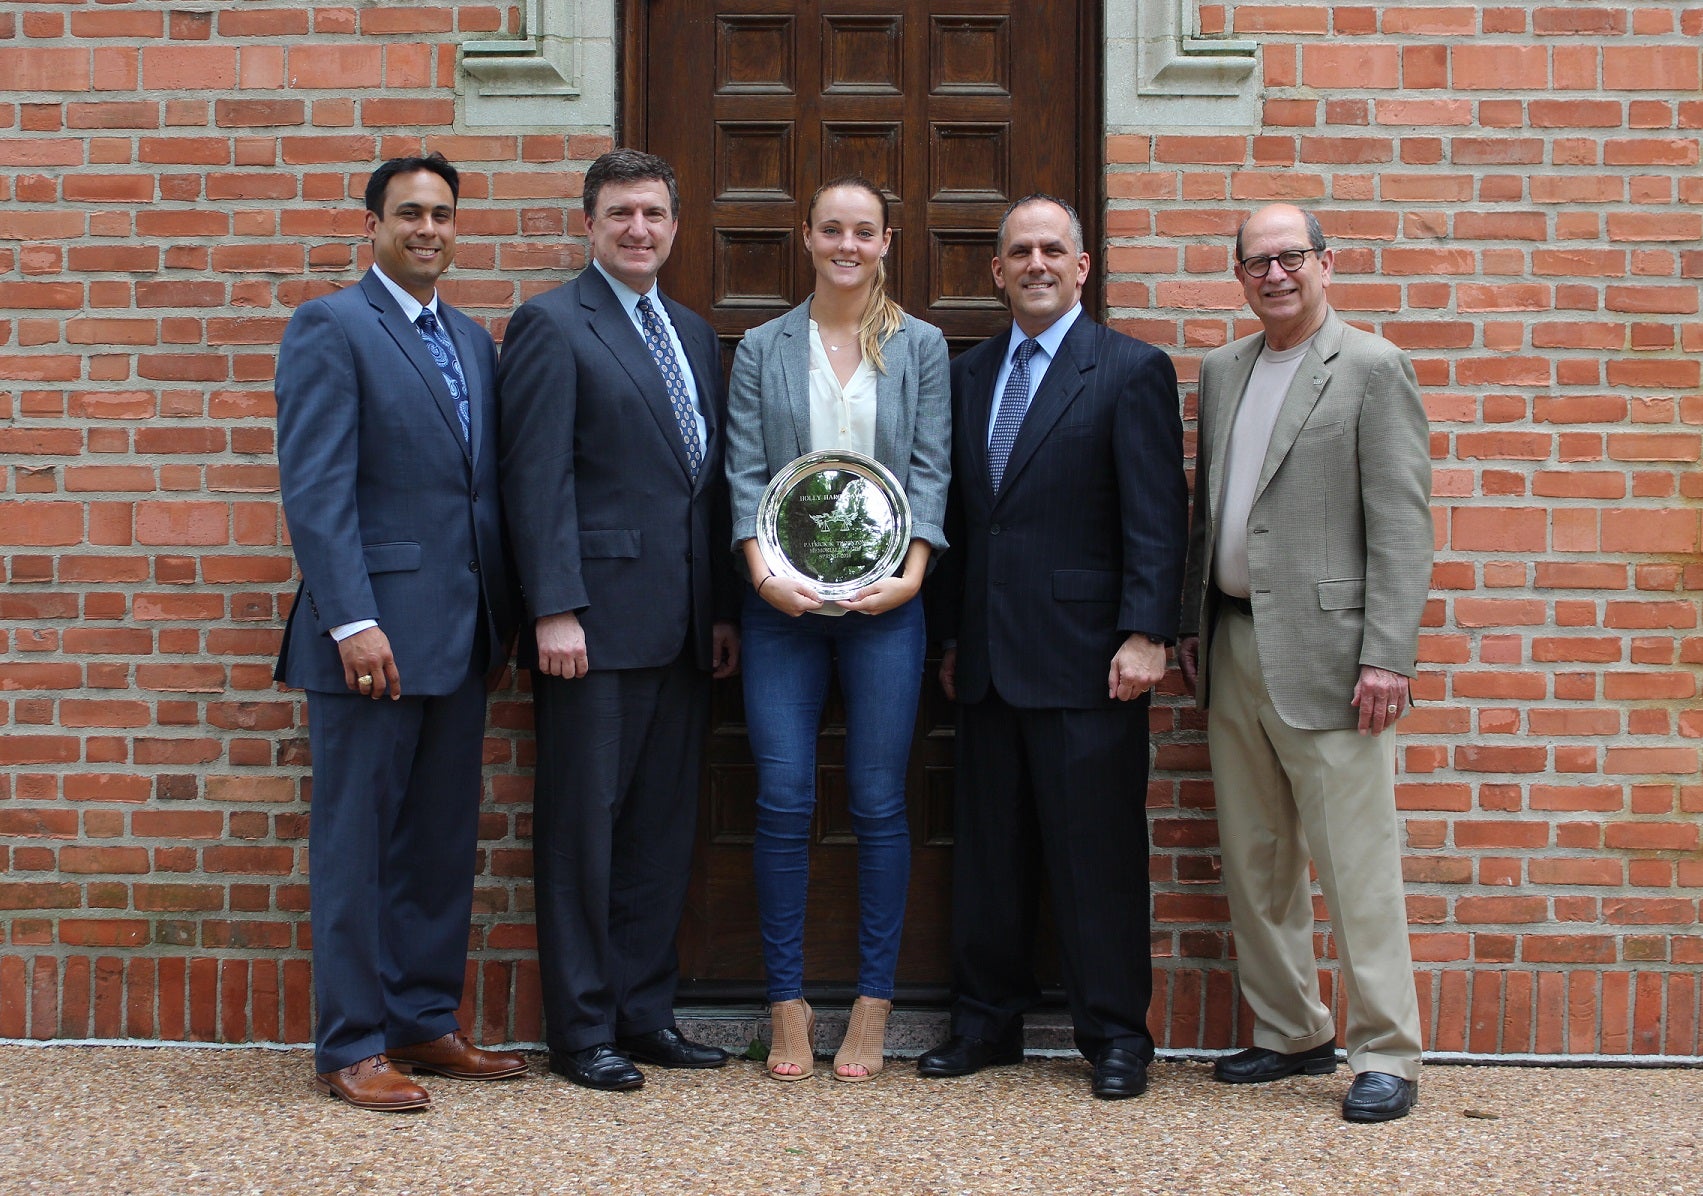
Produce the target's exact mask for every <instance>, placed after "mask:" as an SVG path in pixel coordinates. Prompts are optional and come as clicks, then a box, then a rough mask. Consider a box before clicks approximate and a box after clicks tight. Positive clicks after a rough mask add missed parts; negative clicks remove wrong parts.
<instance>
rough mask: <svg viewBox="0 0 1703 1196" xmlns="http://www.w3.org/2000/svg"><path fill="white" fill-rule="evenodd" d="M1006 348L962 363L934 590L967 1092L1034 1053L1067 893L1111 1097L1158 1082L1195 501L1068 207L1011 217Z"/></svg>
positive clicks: (1067, 921)
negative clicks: (1092, 292)
mask: <svg viewBox="0 0 1703 1196" xmlns="http://www.w3.org/2000/svg"><path fill="white" fill-rule="evenodd" d="M997 248H998V256H996V257H995V258H994V261H993V278H994V282H995V284H996V285H998V286H999V288H1000V289H1001V290H1003V291H1004V292H1005V297H1006V300H1007V302H1008V303H1009V304H1010V305H1011V314H1012V327H1011V329H1010V331H1009V332H1006V333H1000V334H998V335H996V336H993V337H990V338H988V339H987V340H985V341H983V342H982V343H981V344H979V345H977V346H976V347H975V348H973V349H970V350H969V351H968V352H966V353H965V354H964V355H963V356H962V357H960V358H958V360H957V361H955V362H954V363H953V365H952V438H953V454H952V490H951V497H950V500H949V506H948V512H947V514H948V525H947V529H946V535H947V539H948V540H950V541H951V543H952V549H951V551H949V552H948V553H947V554H946V555H945V556H944V557H943V558H942V559H941V563H940V568H939V570H938V571H937V576H936V579H935V584H936V589H937V590H938V591H939V594H938V598H939V600H940V601H939V606H938V608H937V609H938V610H939V612H940V614H941V615H942V617H943V620H944V624H943V626H942V627H941V628H940V630H941V631H942V633H943V635H944V636H945V637H948V638H952V639H954V640H955V644H954V646H952V647H950V648H948V649H947V651H946V652H945V653H944V655H943V656H942V659H941V666H940V679H941V684H942V686H943V688H944V689H945V690H946V694H947V696H948V697H955V698H956V699H957V701H958V703H959V706H958V744H957V746H958V766H957V784H958V801H957V813H956V821H955V846H954V849H953V880H952V902H953V912H952V975H953V990H954V992H953V1006H952V1036H951V1038H950V1039H948V1041H946V1042H945V1043H943V1044H941V1045H940V1046H938V1047H936V1048H935V1049H934V1050H932V1051H929V1052H928V1053H927V1054H925V1055H923V1056H922V1057H921V1058H920V1059H919V1060H918V1061H917V1070H918V1071H919V1072H921V1073H922V1074H923V1075H925V1076H962V1075H968V1074H970V1073H971V1072H974V1071H977V1070H979V1069H981V1068H983V1067H986V1066H988V1065H989V1064H1002V1063H1015V1062H1017V1061H1018V1060H1019V1059H1020V1058H1022V1055H1023V1043H1022V1028H1023V1027H1022V1021H1023V1013H1024V1010H1025V1009H1027V1008H1028V1007H1029V1006H1030V1005H1032V1004H1033V1003H1034V1002H1035V1001H1036V1000H1037V999H1038V998H1039V995H1040V994H1039V990H1038V989H1037V988H1036V983H1035V977H1034V971H1033V968H1032V967H1031V947H1032V943H1033V939H1034V930H1035V917H1036V913H1035V909H1036V904H1037V901H1038V898H1039V895H1040V889H1041V885H1042V884H1043V883H1045V884H1046V885H1047V886H1048V892H1049V893H1050V895H1051V897H1052V909H1053V917H1054V922H1055V925H1056V927H1057V932H1058V946H1059V957H1060V963H1061V964H1062V966H1063V970H1064V984H1065V992H1066V995H1067V996H1068V997H1069V1000H1070V1013H1071V1019H1072V1021H1073V1022H1074V1024H1075V1029H1076V1044H1077V1047H1078V1048H1079V1049H1080V1050H1081V1051H1082V1053H1083V1055H1084V1056H1086V1057H1087V1058H1088V1059H1089V1060H1091V1061H1092V1062H1093V1064H1094V1077H1093V1085H1092V1090H1093V1093H1094V1095H1095V1096H1097V1097H1100V1098H1102V1099H1108V1100H1111V1099H1118V1098H1123V1097H1132V1096H1139V1095H1141V1093H1142V1092H1144V1091H1146V1088H1147V1064H1148V1062H1149V1061H1150V1060H1151V1059H1152V1058H1153V1038H1152V1035H1151V1034H1150V1033H1149V1032H1148V1029H1147V1020H1146V1019H1147V1006H1148V1002H1149V1000H1150V999H1151V996H1152V986H1153V976H1152V965H1151V962H1150V959H1149V951H1150V944H1149V942H1148V884H1147V809H1146V804H1147V712H1148V705H1149V695H1150V694H1151V693H1152V690H1153V687H1154V686H1155V685H1157V684H1158V683H1159V680H1160V678H1162V677H1163V676H1164V675H1165V650H1166V645H1167V644H1169V643H1171V642H1173V641H1174V640H1175V639H1176V635H1177V622H1178V616H1179V613H1180V612H1179V607H1180V598H1181V585H1182V568H1183V553H1184V548H1185V545H1186V539H1187V521H1188V512H1187V504H1188V486H1187V483H1186V482H1185V481H1184V478H1183V430H1182V421H1181V418H1180V417H1179V415H1178V403H1177V375H1176V372H1175V370H1173V369H1172V367H1171V361H1170V359H1169V358H1168V357H1166V356H1165V354H1164V353H1162V352H1160V351H1159V350H1158V349H1155V348H1154V347H1153V346H1152V345H1149V344H1145V343H1143V342H1141V341H1138V340H1135V339H1134V338H1132V337H1128V336H1124V335H1123V334H1122V333H1119V332H1114V331H1113V330H1111V329H1110V328H1107V327H1105V326H1103V325H1101V324H1097V323H1095V322H1094V321H1093V320H1092V319H1090V318H1089V316H1088V314H1087V313H1086V312H1085V311H1083V309H1082V302H1081V299H1082V288H1083V284H1084V283H1085V282H1087V279H1088V254H1087V253H1086V252H1085V251H1084V249H1083V245H1082V224H1081V221H1080V220H1079V219H1078V218H1077V215H1076V212H1075V210H1074V209H1072V208H1071V207H1070V206H1069V205H1068V204H1066V203H1064V202H1063V201H1062V200H1058V199H1054V198H1052V197H1051V196H1046V195H1031V196H1028V197H1026V198H1024V199H1020V200H1018V201H1017V202H1016V203H1015V204H1013V205H1012V206H1011V207H1010V209H1008V210H1007V212H1006V214H1005V218H1004V219H1003V220H1002V221H1001V222H1000V226H999V238H998V241H997Z"/></svg>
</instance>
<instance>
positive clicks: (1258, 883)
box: [1207, 609, 1420, 1080]
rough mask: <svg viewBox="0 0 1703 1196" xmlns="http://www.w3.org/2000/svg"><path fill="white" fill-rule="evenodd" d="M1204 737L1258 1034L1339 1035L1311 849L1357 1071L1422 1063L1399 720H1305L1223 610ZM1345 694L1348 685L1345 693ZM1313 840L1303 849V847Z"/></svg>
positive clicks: (1290, 1038)
mask: <svg viewBox="0 0 1703 1196" xmlns="http://www.w3.org/2000/svg"><path fill="white" fill-rule="evenodd" d="M1208 667H1209V668H1210V669H1211V670H1212V675H1211V678H1210V681H1211V686H1212V688H1211V694H1212V705H1211V707H1210V708H1209V710H1208V715H1207V743H1208V746H1209V747H1210V748H1211V752H1212V779H1213V786H1214V788H1215V789H1216V791H1217V795H1218V834H1219V841H1220V843H1221V844H1222V847H1223V857H1224V884H1225V889H1226V890H1227V891H1228V893H1229V898H1230V923H1231V926H1232V928H1233V929H1234V930H1235V932H1236V957H1237V960H1238V961H1239V967H1240V973H1241V981H1242V993H1243V995H1244V996H1246V997H1247V999H1248V1004H1249V1006H1250V1007H1252V1009H1253V1011H1254V1045H1256V1046H1260V1047H1264V1048H1265V1049H1267V1050H1272V1051H1281V1052H1283V1053H1286V1054H1288V1053H1293V1052H1296V1051H1304V1050H1307V1049H1309V1048H1311V1047H1315V1046H1318V1045H1319V1044H1321V1043H1325V1042H1330V1041H1332V1040H1333V1039H1334V1038H1335V1037H1336V1030H1335V1027H1334V1026H1333V1025H1332V1024H1331V1016H1330V1010H1329V1009H1327V1008H1326V1007H1325V1005H1324V1003H1323V1002H1322V1001H1321V1000H1320V999H1319V981H1318V963H1317V959H1316V958H1315V955H1314V951H1313V902H1312V892H1311V886H1310V885H1309V884H1308V880H1307V864H1308V861H1309V859H1311V861H1312V863H1313V864H1314V865H1316V867H1317V868H1318V873H1319V887H1320V888H1321V889H1322V890H1323V891H1324V897H1325V905H1326V907H1327V908H1328V909H1329V911H1330V914H1331V918H1332V925H1333V927H1334V929H1335V932H1336V943H1337V953H1338V955H1339V956H1340V958H1341V963H1342V968H1341V975H1342V985H1343V995H1344V997H1345V1000H1346V1003H1347V1009H1348V1025H1347V1035H1346V1042H1347V1047H1348V1064H1349V1067H1350V1068H1352V1069H1353V1070H1354V1071H1355V1072H1356V1073H1359V1072H1362V1071H1381V1072H1387V1073H1389V1074H1391V1075H1396V1076H1401V1077H1402V1078H1403V1079H1409V1080H1411V1079H1416V1078H1418V1075H1419V1052H1420V1040H1419V1002H1418V1000H1417V998H1416V997H1415V995H1414V984H1413V957H1412V953H1411V950H1410V948H1409V946H1408V940H1407V909H1406V903H1405V898H1404V896H1403V891H1402V879H1401V847H1400V841H1399V831H1398V828H1397V820H1396V808H1395V734H1394V732H1393V731H1388V730H1386V731H1385V732H1384V733H1383V734H1382V735H1378V736H1371V735H1361V734H1360V733H1359V732H1358V731H1355V730H1352V729H1349V730H1342V731H1301V730H1297V729H1295V728H1294V727H1291V726H1289V725H1287V724H1286V723H1284V721H1283V720H1282V719H1281V718H1279V717H1278V714H1277V710H1276V708H1275V707H1273V705H1272V702H1271V695H1270V694H1269V693H1268V692H1267V691H1266V687H1265V681H1264V677H1263V676H1262V674H1261V670H1260V664H1259V653H1258V650H1257V648H1256V645H1255V642H1254V622H1253V620H1252V619H1251V618H1249V617H1248V616H1247V615H1245V614H1243V613H1241V612H1239V611H1236V610H1229V609H1226V610H1223V611H1222V613H1221V614H1220V615H1219V619H1218V625H1217V628H1216V633H1215V634H1214V636H1213V639H1212V652H1211V655H1210V658H1209V666H1208ZM1349 697H1350V695H1349V694H1348V693H1344V694H1343V696H1342V700H1343V702H1344V704H1347V702H1348V701H1349ZM1309 847H1310V848H1311V851H1310V852H1309Z"/></svg>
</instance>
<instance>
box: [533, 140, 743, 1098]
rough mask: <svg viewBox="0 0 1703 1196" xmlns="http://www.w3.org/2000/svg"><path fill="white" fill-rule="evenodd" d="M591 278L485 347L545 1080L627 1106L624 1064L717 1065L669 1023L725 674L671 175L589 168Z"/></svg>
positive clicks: (716, 517)
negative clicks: (527, 806) (525, 759)
mask: <svg viewBox="0 0 1703 1196" xmlns="http://www.w3.org/2000/svg"><path fill="white" fill-rule="evenodd" d="M582 203H583V205H584V208H585V225H586V233H587V236H588V238H589V240H590V241H591V256H592V264H591V265H590V266H589V267H587V268H586V269H585V270H584V271H582V272H581V273H580V275H579V277H577V278H575V279H574V280H573V281H571V282H568V283H564V284H563V285H562V286H559V287H556V288H555V289H554V290H550V291H546V292H545V293H544V294H542V295H539V296H538V297H537V298H535V299H533V300H531V301H530V302H529V303H527V304H526V305H525V306H523V307H522V308H521V309H520V310H519V311H517V312H516V313H515V314H514V318H513V319H512V320H510V321H509V326H508V333H507V335H506V336H505V337H504V338H503V361H502V387H501V389H502V411H503V420H502V424H503V452H502V475H503V495H504V499H505V510H506V512H507V515H508V525H509V538H510V542H511V543H512V544H513V546H514V556H515V564H516V571H517V572H518V574H519V576H520V581H521V585H522V587H523V589H524V591H525V595H526V614H527V618H528V619H530V620H531V622H530V624H529V626H528V628H527V633H526V635H525V636H524V637H523V639H522V640H521V650H520V655H521V662H522V663H523V664H525V665H527V666H528V667H530V668H531V670H532V694H533V711H534V714H535V717H536V719H537V725H538V772H537V778H536V784H535V786H534V795H533V807H532V810H533V813H532V818H533V824H532V859H533V868H534V883H535V887H536V890H537V894H538V963H539V972H540V976H541V980H542V987H543V995H544V1030H545V1037H546V1039H547V1040H548V1042H549V1044H550V1067H551V1070H553V1071H555V1072H557V1073H558V1074H560V1075H564V1076H566V1077H567V1078H568V1079H570V1080H572V1081H573V1082H574V1083H576V1084H580V1085H583V1086H584V1087H587V1088H593V1089H598V1090H600V1091H620V1090H624V1089H632V1088H638V1087H639V1086H641V1085H642V1084H643V1083H644V1074H643V1073H642V1072H640V1071H639V1069H638V1068H637V1067H635V1066H634V1064H633V1061H634V1060H635V1059H636V1060H638V1061H640V1062H643V1063H650V1064H654V1065H656V1066H658V1067H688V1068H701V1067H719V1066H721V1065H722V1064H723V1063H725V1062H727V1055H726V1053H725V1052H723V1051H721V1050H719V1049H717V1048H715V1047H709V1046H703V1045H700V1044H698V1043H695V1042H691V1041H690V1040H688V1039H686V1038H685V1037H683V1036H682V1035H681V1034H680V1031H679V1029H678V1028H677V1027H676V1026H675V1022H674V989H675V981H676V979H677V976H678V972H679V967H678V961H677V958H676V955H675V950H674V940H675V936H676V935H677V934H678V933H679V929H680V915H681V913H682V912H683V910H684V908H685V903H686V882H687V879H688V876H689V874H690V872H691V866H692V839H693V828H694V826H695V825H696V820H697V810H698V758H699V749H700V745H701V744H702V741H703V737H704V733H705V729H706V728H707V726H708V722H709V682H710V676H711V673H712V672H713V673H714V675H715V676H718V677H724V676H728V675H730V674H731V673H732V672H733V670H734V669H735V668H736V667H737V665H738V659H739V639H738V631H737V630H736V629H735V627H734V625H733V622H732V619H733V616H734V612H735V611H736V610H737V604H738V597H737V590H736V588H735V582H734V576H733V572H732V567H731V566H732V555H731V553H729V551H728V548H727V545H728V543H729V542H730V541H731V539H732V534H731V530H730V527H729V515H728V503H727V483H726V479H725V478H724V477H723V475H722V451H723V444H724V443H725V441H726V439H727V423H726V418H727V417H726V412H727V405H726V392H725V388H724V386H723V384H722V368H721V349H720V345H719V344H718V342H717V340H716V335H715V331H714V329H712V328H711V327H710V325H709V324H708V323H707V322H706V321H705V320H704V319H703V317H701V316H699V315H697V314H695V313H693V312H691V311H688V310H687V309H686V308H684V307H682V306H681V305H680V304H678V303H676V302H675V301H674V300H672V299H670V298H669V297H668V296H666V295H664V294H663V293H662V289H661V288H660V287H659V286H657V282H656V278H657V273H658V271H660V270H661V269H662V265H663V263H664V262H666V261H667V260H668V254H669V250H670V249H672V248H673V245H674V234H675V231H676V229H677V227H678V218H679V212H680V197H679V192H678V189H677V186H676V183H675V179H674V170H673V168H672V167H670V166H669V165H668V163H667V162H665V161H663V160H662V159H661V158H658V157H656V156H655V155H653V154H646V153H641V152H639V151H637V150H631V149H617V150H611V151H610V152H609V153H607V154H604V155H602V156H601V157H600V158H598V159H597V161H595V162H593V163H592V164H591V169H590V170H588V171H586V176H585V190H584V196H583V199H582Z"/></svg>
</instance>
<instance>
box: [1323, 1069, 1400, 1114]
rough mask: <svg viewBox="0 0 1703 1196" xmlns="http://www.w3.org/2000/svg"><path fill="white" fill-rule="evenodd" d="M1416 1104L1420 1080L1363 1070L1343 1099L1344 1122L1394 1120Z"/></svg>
mask: <svg viewBox="0 0 1703 1196" xmlns="http://www.w3.org/2000/svg"><path fill="white" fill-rule="evenodd" d="M1418 1103H1419V1081H1418V1080H1404V1079H1402V1078H1401V1077H1400V1076H1392V1075H1390V1074H1389V1073H1387V1072H1382V1071H1363V1072H1361V1073H1360V1074H1359V1075H1357V1076H1355V1077H1354V1083H1352V1084H1350V1085H1349V1086H1348V1095H1347V1096H1345V1097H1343V1098H1342V1119H1343V1120H1344V1121H1394V1120H1395V1119H1396V1118H1398V1117H1406V1116H1407V1114H1408V1110H1410V1109H1412V1108H1413V1106H1414V1105H1417V1104H1418Z"/></svg>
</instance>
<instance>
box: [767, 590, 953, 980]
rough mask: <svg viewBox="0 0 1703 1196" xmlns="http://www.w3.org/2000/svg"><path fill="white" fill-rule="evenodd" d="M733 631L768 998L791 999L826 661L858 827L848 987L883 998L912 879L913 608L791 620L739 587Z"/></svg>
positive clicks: (917, 686)
mask: <svg viewBox="0 0 1703 1196" xmlns="http://www.w3.org/2000/svg"><path fill="white" fill-rule="evenodd" d="M740 632H741V638H742V641H743V644H742V648H741V661H742V669H743V672H744V676H745V723H746V727H747V728H748V731H749V735H750V740H751V752H752V755H753V756H754V757H755V758H756V762H757V833H756V846H755V848H754V850H753V859H752V862H753V868H754V870H755V873H756V881H757V913H758V919H759V921H760V923H761V925H762V932H763V967H764V970H765V971H766V972H767V973H768V980H769V1000H771V1001H788V1000H792V999H793V998H795V997H801V996H803V995H804V903H805V895H806V892H807V890H808V888H809V885H810V824H811V820H812V816H813V814H814V812H815V808H816V736H817V733H818V731H819V729H820V727H821V722H822V704H823V702H824V701H825V700H826V698H827V693H828V675H829V670H830V669H831V668H832V667H833V666H834V664H835V662H836V661H837V662H838V666H839V676H840V692H841V694H842V696H843V697H844V698H845V704H846V791H847V798H848V802H847V804H848V807H849V811H850V814H851V823H852V830H853V831H854V832H855V833H856V835H857V891H858V979H857V991H858V992H859V994H861V995H863V996H866V997H878V998H884V999H891V998H892V996H893V973H894V971H895V969H896V968H897V967H898V962H899V935H900V932H901V931H902V930H903V928H904V921H905V890H906V888H907V887H908V886H909V884H910V877H911V836H910V827H909V825H908V824H907V822H906V820H905V768H906V764H907V763H908V762H909V759H910V754H911V731H912V729H913V728H914V726H915V724H916V717H917V697H918V695H919V693H920V692H921V690H922V665H923V648H924V635H925V633H924V629H923V614H922V603H921V602H920V601H918V600H916V599H913V600H911V601H910V602H907V603H906V604H905V605H904V606H901V607H899V608H897V609H895V610H890V611H888V612H886V613H885V614H880V615H873V616H872V615H860V614H846V615H842V616H839V617H838V618H835V617H832V616H824V615H814V614H805V615H800V616H799V617H798V618H796V619H795V618H789V617H788V616H786V615H783V614H781V613H780V612H779V611H777V610H776V609H775V608H774V607H772V606H770V605H769V604H768V603H767V602H764V601H763V600H762V599H761V598H759V597H757V596H756V594H755V593H752V592H750V591H747V593H746V596H745V613H744V621H743V624H742V625H741V628H740Z"/></svg>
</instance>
